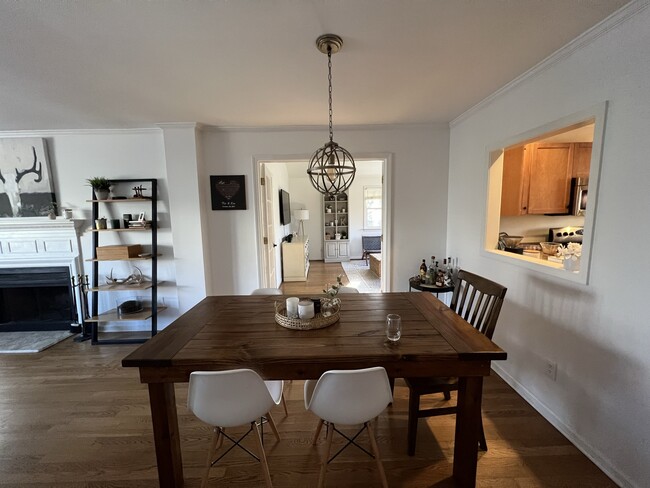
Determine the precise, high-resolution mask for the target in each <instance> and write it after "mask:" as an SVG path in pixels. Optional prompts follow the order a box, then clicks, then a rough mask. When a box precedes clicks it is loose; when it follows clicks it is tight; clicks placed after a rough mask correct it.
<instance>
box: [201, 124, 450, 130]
mask: <svg viewBox="0 0 650 488" xmlns="http://www.w3.org/2000/svg"><path fill="white" fill-rule="evenodd" d="M327 128H328V127H327V126H326V125H279V126H271V127H269V126H217V125H207V124H206V125H203V126H202V127H201V129H202V131H204V132H297V131H325V132H327ZM414 128H429V129H434V130H440V129H444V130H448V129H449V124H448V123H447V122H427V123H424V122H423V123H410V124H362V125H337V126H336V127H335V128H334V129H335V132H336V131H338V130H346V131H361V130H400V129H401V130H407V129H414Z"/></svg>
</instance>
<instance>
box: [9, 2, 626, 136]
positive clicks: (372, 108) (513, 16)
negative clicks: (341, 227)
mask: <svg viewBox="0 0 650 488" xmlns="http://www.w3.org/2000/svg"><path fill="white" fill-rule="evenodd" d="M625 3H627V0H588V1H587V0H480V1H479V0H453V1H451V0H429V1H424V0H347V1H346V0H302V1H298V0H266V1H263V0H237V1H234V0H213V1H208V0H201V1H199V0H183V1H181V0H166V1H152V0H129V1H126V0H122V1H117V0H115V1H108V0H84V1H76V0H75V1H73V0H68V1H65V0H60V1H47V2H46V1H42V0H20V1H15V0H0V130H23V129H24V130H32V129H33V130H39V129H43V130H48V129H84V128H113V127H115V128H119V127H151V126H153V125H154V124H156V123H162V122H200V123H205V124H210V125H215V126H219V127H269V126H303V125H323V124H326V123H327V58H326V56H325V55H323V54H321V53H320V52H318V50H317V49H316V47H315V45H314V43H315V40H316V38H317V37H318V36H319V35H320V34H323V33H327V32H333V33H335V34H338V35H340V36H341V37H343V40H344V46H343V50H342V51H341V52H340V53H339V54H336V55H335V56H334V57H333V83H334V124H335V126H336V125H337V124H339V125H359V124H362V125H366V124H404V123H430V122H448V121H450V120H452V119H453V118H455V117H456V116H458V115H459V114H461V113H462V112H464V111H465V110H467V109H468V108H470V107H471V106H472V105H474V104H476V103H477V102H479V101H480V100H482V99H483V98H485V97H486V96H487V95H489V94H490V93H492V92H494V91H495V90H496V89H498V88H499V87H501V86H503V85H504V84H506V83H507V82H509V81H510V80H512V79H513V78H515V77H517V76H518V75H520V74H521V73H523V72H525V71H526V70H527V69H529V68H531V67H532V66H534V65H535V64H537V63H538V62H539V61H541V60H542V59H544V58H545V57H547V56H548V55H550V54H551V53H553V52H554V51H555V50H557V49H558V48H560V47H561V46H563V45H564V44H566V43H567V42H568V41H570V40H572V39H573V38H575V37H576V36H578V35H579V34H580V33H582V32H584V31H585V30H587V29H589V28H590V27H591V26H593V25H595V24H597V23H598V22H599V21H600V20H602V19H604V18H605V17H607V16H608V15H609V14H611V13H612V12H614V11H615V10H617V9H618V8H619V7H621V6H622V5H624V4H625Z"/></svg>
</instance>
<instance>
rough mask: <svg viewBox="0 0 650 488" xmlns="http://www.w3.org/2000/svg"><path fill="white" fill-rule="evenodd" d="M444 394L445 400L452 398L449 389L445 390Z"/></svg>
mask: <svg viewBox="0 0 650 488" xmlns="http://www.w3.org/2000/svg"><path fill="white" fill-rule="evenodd" d="M442 394H443V395H445V400H447V401H449V400H451V392H450V391H449V390H446V391H443V392H442Z"/></svg>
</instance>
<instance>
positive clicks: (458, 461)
mask: <svg viewBox="0 0 650 488" xmlns="http://www.w3.org/2000/svg"><path fill="white" fill-rule="evenodd" d="M482 394H483V377H482V376H471V377H465V378H462V377H461V378H458V410H457V413H456V440H455V442H454V480H455V481H456V484H457V485H458V486H462V487H471V488H473V487H474V486H476V463H477V461H478V431H479V422H480V421H481V396H482Z"/></svg>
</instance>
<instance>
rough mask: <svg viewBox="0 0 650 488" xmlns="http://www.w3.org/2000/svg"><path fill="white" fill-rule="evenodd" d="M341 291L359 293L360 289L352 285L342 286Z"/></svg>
mask: <svg viewBox="0 0 650 488" xmlns="http://www.w3.org/2000/svg"><path fill="white" fill-rule="evenodd" d="M339 293H359V290H357V289H356V288H352V287H351V286H342V287H340V288H339Z"/></svg>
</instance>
